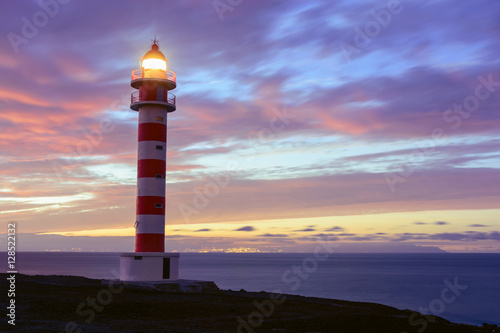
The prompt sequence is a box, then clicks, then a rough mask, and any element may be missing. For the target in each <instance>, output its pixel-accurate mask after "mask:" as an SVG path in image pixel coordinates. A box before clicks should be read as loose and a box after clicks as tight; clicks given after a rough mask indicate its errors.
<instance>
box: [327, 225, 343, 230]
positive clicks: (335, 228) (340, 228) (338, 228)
mask: <svg viewBox="0 0 500 333" xmlns="http://www.w3.org/2000/svg"><path fill="white" fill-rule="evenodd" d="M325 231H344V228H342V227H337V226H335V227H333V228H329V229H325Z"/></svg>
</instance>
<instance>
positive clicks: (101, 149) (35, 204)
mask: <svg viewBox="0 0 500 333" xmlns="http://www.w3.org/2000/svg"><path fill="white" fill-rule="evenodd" d="M2 8H3V10H2V11H1V12H0V31H1V32H2V34H3V38H1V39H0V220H1V221H2V222H3V224H4V225H5V228H4V230H0V233H2V235H0V240H1V242H2V243H3V244H4V245H5V239H6V234H5V233H7V223H8V222H10V221H15V222H16V232H17V234H18V250H21V251H22V250H24V251H45V250H49V251H55V250H62V251H133V245H134V241H133V236H134V234H135V230H134V227H133V225H134V221H135V200H136V172H137V168H136V159H137V121H138V119H137V118H138V115H137V113H136V112H135V111H132V110H130V108H129V105H130V94H131V93H132V92H133V91H134V89H133V88H131V87H130V74H131V71H132V70H134V69H135V68H138V67H139V61H140V56H142V55H143V54H144V53H145V52H146V51H147V50H148V49H149V48H150V45H151V41H152V39H153V38H154V37H155V36H156V38H157V39H158V40H159V45H160V50H161V51H162V52H163V53H164V54H165V56H166V58H167V60H168V68H169V69H171V70H173V71H175V72H176V73H177V89H175V90H174V91H173V93H174V94H175V95H176V96H177V111H176V112H174V113H170V114H169V117H168V143H167V145H168V148H167V149H168V151H167V157H168V159H167V207H166V215H167V216H166V219H167V221H166V250H167V251H200V250H202V251H206V250H208V251H214V250H217V251H229V252H231V251H272V252H274V251H283V252H308V251H312V250H314V249H315V248H316V247H317V246H318V244H319V243H321V242H325V241H328V242H332V243H335V244H337V245H338V251H340V252H419V251H423V252H428V251H431V252H432V251H434V252H435V251H449V252H497V253H498V252H500V232H499V231H500V227H499V226H500V221H499V217H500V204H499V203H500V149H499V148H500V136H499V134H500V57H499V54H500V39H499V38H498V36H500V6H498V4H497V3H496V1H494V0H491V1H486V0H478V1H473V2H472V1H470V2H457V1H451V0H440V1H435V0H434V1H430V0H429V1H426V0H418V1H417V0H413V1H411V0H406V1H396V0H390V1H368V0H366V1H365V0H363V1H361V0H358V1H352V0H350V1H348V0H339V1H326V0H324V1H314V0H313V1H298V0H287V1H284V0H282V1H273V0H270V1H248V0H231V1H230V0H215V1H213V0H209V1H202V0H196V1H195V0H191V1H189V0H187V1H175V2H174V1H154V0H147V1H138V0H134V1H132V0H110V1H96V0H91V1H77V0H70V1H68V0H58V1H56V0H44V1H2Z"/></svg>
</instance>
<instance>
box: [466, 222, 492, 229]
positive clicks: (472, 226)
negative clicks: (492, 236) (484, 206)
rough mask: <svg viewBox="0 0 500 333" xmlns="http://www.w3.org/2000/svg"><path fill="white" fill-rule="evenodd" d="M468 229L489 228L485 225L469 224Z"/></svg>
mask: <svg viewBox="0 0 500 333" xmlns="http://www.w3.org/2000/svg"><path fill="white" fill-rule="evenodd" d="M469 227H471V228H485V227H489V225H485V224H477V223H475V224H469Z"/></svg>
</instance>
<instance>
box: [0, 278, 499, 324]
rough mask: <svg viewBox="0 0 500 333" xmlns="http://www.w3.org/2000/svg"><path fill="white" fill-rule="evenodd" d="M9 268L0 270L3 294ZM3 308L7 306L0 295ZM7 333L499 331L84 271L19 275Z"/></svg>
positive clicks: (328, 302) (374, 308) (361, 306)
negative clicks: (151, 284) (145, 283)
mask: <svg viewBox="0 0 500 333" xmlns="http://www.w3.org/2000/svg"><path fill="white" fill-rule="evenodd" d="M8 277H9V275H8V274H0V291H1V293H2V294H3V295H5V296H7V292H8V290H9V288H10V283H9V281H7V278H8ZM0 300H1V304H0V306H1V307H2V309H4V311H7V313H9V310H8V309H6V308H7V306H9V303H8V302H9V297H2V298H1V299H0ZM4 318H6V319H4V320H3V323H2V329H1V331H12V332H82V333H84V332H85V333H87V332H245V333H246V332H339V333H341V332H342V333H343V332H345V333H348V332H349V333H356V332H363V333H370V332H372V333H378V332H380V333H382V332H383V333H392V332H395V333H414V332H415V333H447V332H449V333H469V332H500V329H498V328H496V326H483V327H475V326H470V325H459V324H454V323H451V322H449V321H447V320H445V319H442V318H439V317H425V316H423V315H421V314H418V313H415V312H412V311H409V310H398V309H395V308H392V307H388V306H384V305H379V304H374V303H360V302H347V301H338V300H332V299H321V298H311V297H301V296H291V295H275V294H270V293H265V292H260V293H250V292H245V291H221V290H217V289H216V288H213V289H212V290H208V291H204V292H201V293H200V292H199V293H179V292H175V291H172V290H168V291H158V290H152V289H151V288H147V287H138V286H132V285H123V284H121V283H119V282H117V281H115V282H113V281H101V280H93V279H86V278H82V277H67V276H66V277H63V276H27V275H21V274H16V282H15V324H16V325H15V326H13V325H10V324H8V323H7V321H8V320H11V319H10V318H9V317H8V316H7V317H5V316H4Z"/></svg>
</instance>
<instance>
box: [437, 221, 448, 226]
mask: <svg viewBox="0 0 500 333" xmlns="http://www.w3.org/2000/svg"><path fill="white" fill-rule="evenodd" d="M434 224H435V225H446V224H449V223H448V222H445V221H437V222H434Z"/></svg>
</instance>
